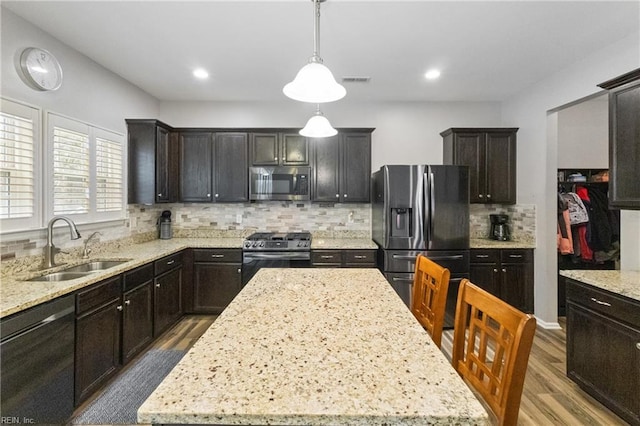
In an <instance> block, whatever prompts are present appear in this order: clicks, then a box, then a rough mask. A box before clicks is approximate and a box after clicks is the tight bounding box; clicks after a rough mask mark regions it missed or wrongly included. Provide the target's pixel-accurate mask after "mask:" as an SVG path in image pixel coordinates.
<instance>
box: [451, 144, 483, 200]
mask: <svg viewBox="0 0 640 426" xmlns="http://www.w3.org/2000/svg"><path fill="white" fill-rule="evenodd" d="M453 164H456V165H459V166H469V200H470V202H472V203H485V202H486V197H485V195H486V168H485V141H484V135H483V134H482V133H456V134H455V135H454V142H453Z"/></svg>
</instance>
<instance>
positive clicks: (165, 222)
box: [158, 210, 173, 240]
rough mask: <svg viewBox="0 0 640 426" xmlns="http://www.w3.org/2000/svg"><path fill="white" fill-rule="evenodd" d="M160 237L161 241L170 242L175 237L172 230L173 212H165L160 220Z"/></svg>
mask: <svg viewBox="0 0 640 426" xmlns="http://www.w3.org/2000/svg"><path fill="white" fill-rule="evenodd" d="M158 234H159V235H158V236H159V238H160V239H161V240H170V239H171V237H173V230H172V229H171V211H169V210H165V211H163V212H162V214H161V215H160V217H159V218H158Z"/></svg>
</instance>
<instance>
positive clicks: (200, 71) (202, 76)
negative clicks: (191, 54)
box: [193, 68, 209, 80]
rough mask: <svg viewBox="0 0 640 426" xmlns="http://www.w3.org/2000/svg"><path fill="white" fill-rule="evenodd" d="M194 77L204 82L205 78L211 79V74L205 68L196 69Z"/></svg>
mask: <svg viewBox="0 0 640 426" xmlns="http://www.w3.org/2000/svg"><path fill="white" fill-rule="evenodd" d="M193 76H194V77H195V78H199V79H200V80H204V79H205V78H209V73H208V72H207V70H205V69H204V68H196V69H195V70H193Z"/></svg>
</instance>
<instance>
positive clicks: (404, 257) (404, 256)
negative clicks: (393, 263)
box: [393, 254, 417, 260]
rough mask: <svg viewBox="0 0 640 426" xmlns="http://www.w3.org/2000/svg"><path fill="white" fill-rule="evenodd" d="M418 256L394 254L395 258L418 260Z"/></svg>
mask: <svg viewBox="0 0 640 426" xmlns="http://www.w3.org/2000/svg"><path fill="white" fill-rule="evenodd" d="M416 256H417V255H415V256H407V255H402V254H394V255H393V258H394V259H398V260H416Z"/></svg>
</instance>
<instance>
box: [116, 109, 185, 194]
mask: <svg viewBox="0 0 640 426" xmlns="http://www.w3.org/2000/svg"><path fill="white" fill-rule="evenodd" d="M126 123H127V130H128V138H129V143H128V145H129V175H128V181H129V190H128V203H129V204H155V203H172V202H175V201H177V199H178V187H177V182H178V135H177V133H176V132H174V131H173V129H172V128H171V127H169V126H167V125H166V124H164V123H162V122H160V121H158V120H126ZM152 176H154V177H155V179H150V177H152Z"/></svg>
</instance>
